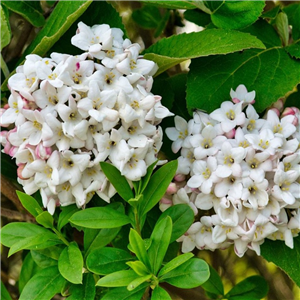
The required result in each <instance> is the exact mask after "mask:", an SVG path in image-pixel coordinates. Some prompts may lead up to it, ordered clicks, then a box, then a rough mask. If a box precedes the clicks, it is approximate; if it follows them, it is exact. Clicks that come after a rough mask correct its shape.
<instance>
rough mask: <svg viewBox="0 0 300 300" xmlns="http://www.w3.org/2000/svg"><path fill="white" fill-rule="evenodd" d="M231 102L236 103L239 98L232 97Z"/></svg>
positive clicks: (238, 101)
mask: <svg viewBox="0 0 300 300" xmlns="http://www.w3.org/2000/svg"><path fill="white" fill-rule="evenodd" d="M232 102H233V103H235V104H237V103H240V102H241V100H240V99H238V98H232Z"/></svg>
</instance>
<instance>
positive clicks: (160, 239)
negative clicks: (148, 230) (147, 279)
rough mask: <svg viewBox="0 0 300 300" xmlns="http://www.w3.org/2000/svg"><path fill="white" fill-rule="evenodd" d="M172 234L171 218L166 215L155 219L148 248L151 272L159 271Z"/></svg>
mask: <svg viewBox="0 0 300 300" xmlns="http://www.w3.org/2000/svg"><path fill="white" fill-rule="evenodd" d="M171 234H172V219H171V218H170V217H169V216H166V217H165V218H164V219H161V220H159V221H157V223H156V225H155V227H154V229H153V232H152V234H151V237H150V240H151V246H150V248H149V250H148V255H149V260H150V264H151V267H152V268H151V269H152V272H153V274H157V272H158V271H159V269H160V267H161V264H162V262H163V259H164V257H165V255H166V252H167V249H168V246H169V244H170V238H171Z"/></svg>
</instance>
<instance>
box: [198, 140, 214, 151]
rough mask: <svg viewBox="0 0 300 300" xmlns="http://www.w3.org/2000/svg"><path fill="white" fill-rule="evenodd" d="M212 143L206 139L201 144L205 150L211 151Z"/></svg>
mask: <svg viewBox="0 0 300 300" xmlns="http://www.w3.org/2000/svg"><path fill="white" fill-rule="evenodd" d="M212 145H213V144H212V141H211V139H204V140H203V141H202V143H201V146H202V147H203V148H204V149H209V148H210V147H211V146H212Z"/></svg>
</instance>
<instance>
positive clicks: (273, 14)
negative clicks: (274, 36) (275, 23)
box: [261, 5, 280, 20]
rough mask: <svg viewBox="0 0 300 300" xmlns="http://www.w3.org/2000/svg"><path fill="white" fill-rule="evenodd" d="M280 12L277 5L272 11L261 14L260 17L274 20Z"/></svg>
mask: <svg viewBox="0 0 300 300" xmlns="http://www.w3.org/2000/svg"><path fill="white" fill-rule="evenodd" d="M279 12H280V5H277V6H275V7H273V8H272V9H270V10H268V11H266V12H263V14H262V15H261V17H262V18H264V19H271V20H272V19H275V18H276V17H277V15H278V13H279Z"/></svg>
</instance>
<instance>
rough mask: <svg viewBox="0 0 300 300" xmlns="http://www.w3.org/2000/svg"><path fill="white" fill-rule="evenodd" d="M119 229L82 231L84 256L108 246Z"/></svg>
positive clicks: (86, 229)
mask: <svg viewBox="0 0 300 300" xmlns="http://www.w3.org/2000/svg"><path fill="white" fill-rule="evenodd" d="M120 229H121V227H117V228H103V229H100V230H99V229H90V228H85V229H84V250H85V256H87V255H88V254H89V253H90V252H91V251H93V250H95V249H99V248H102V247H105V246H106V245H108V244H109V243H110V242H111V241H112V240H113V239H114V238H115V237H116V236H117V234H118V232H119V231H120Z"/></svg>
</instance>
